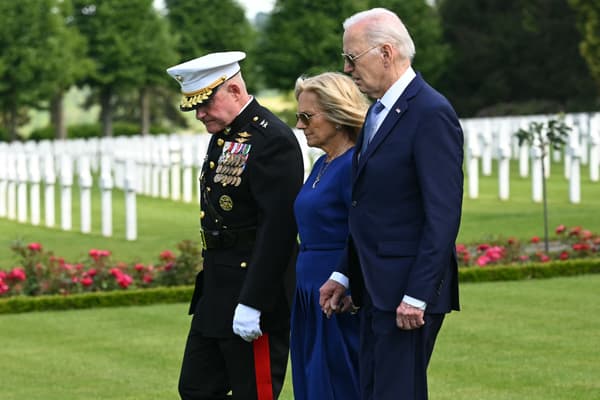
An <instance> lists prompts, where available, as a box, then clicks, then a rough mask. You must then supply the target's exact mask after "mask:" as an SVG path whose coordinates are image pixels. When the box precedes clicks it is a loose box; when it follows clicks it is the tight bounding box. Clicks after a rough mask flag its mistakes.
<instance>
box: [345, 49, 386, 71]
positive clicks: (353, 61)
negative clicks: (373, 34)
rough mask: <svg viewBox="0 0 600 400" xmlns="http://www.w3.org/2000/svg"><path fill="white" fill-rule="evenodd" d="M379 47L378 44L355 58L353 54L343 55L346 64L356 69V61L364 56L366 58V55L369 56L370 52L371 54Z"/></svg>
mask: <svg viewBox="0 0 600 400" xmlns="http://www.w3.org/2000/svg"><path fill="white" fill-rule="evenodd" d="M377 47H379V45H378V44H376V45H375V46H373V47H369V48H368V49H366V50H365V51H363V52H362V53H360V54H359V55H357V56H353V55H352V54H346V53H342V57H344V62H346V63H348V65H350V66H352V67H354V66H355V65H356V60H358V59H359V58H361V57H362V56H364V55H365V54H367V53H368V52H370V51H371V50H373V49H374V48H377Z"/></svg>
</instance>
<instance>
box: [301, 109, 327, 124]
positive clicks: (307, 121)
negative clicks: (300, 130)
mask: <svg viewBox="0 0 600 400" xmlns="http://www.w3.org/2000/svg"><path fill="white" fill-rule="evenodd" d="M319 114H321V113H314V114H309V113H307V112H297V113H296V122H298V121H300V122H302V123H303V124H304V125H308V124H310V119H311V118H312V117H314V116H315V115H319Z"/></svg>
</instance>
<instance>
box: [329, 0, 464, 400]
mask: <svg viewBox="0 0 600 400" xmlns="http://www.w3.org/2000/svg"><path fill="white" fill-rule="evenodd" d="M343 46H344V53H343V54H342V55H343V56H344V70H345V72H346V73H348V74H350V75H351V76H352V78H353V80H354V82H355V83H356V85H358V87H359V88H360V90H361V91H362V92H364V93H365V94H367V95H368V96H369V97H371V98H372V99H376V102H375V103H374V105H373V106H372V107H371V109H370V110H369V112H368V114H367V120H366V122H365V126H364V127H363V132H362V134H361V135H360V137H359V138H358V142H357V144H356V149H357V151H356V153H355V155H354V160H353V179H352V181H353V187H352V202H351V207H350V211H349V213H350V214H349V226H350V235H349V238H348V243H347V251H346V252H345V253H346V254H345V257H344V258H343V259H342V261H341V262H340V265H339V267H338V269H337V272H334V273H333V274H332V275H331V279H329V280H328V281H327V282H325V283H324V284H323V286H322V287H321V289H320V296H321V298H320V303H321V307H322V309H323V311H324V312H325V313H326V314H327V315H328V316H329V315H331V313H333V312H339V311H341V310H342V308H343V309H345V308H347V307H342V306H341V304H342V303H341V299H342V298H343V296H344V295H345V294H346V291H347V289H350V290H351V294H352V298H353V301H354V303H355V305H357V306H361V310H360V312H361V313H363V319H362V324H361V339H360V340H361V343H360V375H361V376H360V385H361V398H362V399H364V400H367V399H369V400H387V399H393V400H398V399H401V400H409V399H410V400H422V399H427V375H426V372H427V365H428V363H429V359H430V357H431V353H432V351H433V346H434V342H435V339H436V336H437V334H438V332H439V330H440V327H441V325H442V321H443V319H444V316H445V314H446V313H449V312H450V311H451V310H458V309H459V301H458V269H457V262H456V251H455V241H456V236H457V234H458V228H459V224H460V216H461V207H462V193H463V174H462V161H463V133H462V130H461V128H460V124H459V121H458V117H457V116H456V113H455V112H454V110H453V108H452V106H451V105H450V103H449V102H448V101H447V100H446V99H445V98H444V97H443V96H442V95H441V94H439V93H438V92H437V91H435V90H434V89H433V88H432V87H431V86H429V85H428V84H427V83H426V82H425V81H424V80H423V78H422V77H421V76H420V75H419V74H417V73H415V71H414V70H413V69H412V67H411V60H412V58H413V56H414V54H415V47H414V44H413V41H412V39H411V37H410V35H409V33H408V31H407V30H406V28H405V26H404V25H403V23H402V22H401V21H400V19H399V18H398V16H397V15H396V14H394V13H393V12H391V11H389V10H386V9H382V8H376V9H371V10H368V11H364V12H361V13H358V14H356V15H354V16H352V17H350V18H348V19H347V20H346V21H345V22H344V37H343Z"/></svg>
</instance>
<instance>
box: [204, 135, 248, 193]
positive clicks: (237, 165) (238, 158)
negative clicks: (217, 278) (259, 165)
mask: <svg viewBox="0 0 600 400" xmlns="http://www.w3.org/2000/svg"><path fill="white" fill-rule="evenodd" d="M227 145H229V146H227ZM250 147H251V145H250V144H241V143H234V142H226V146H224V147H223V153H222V154H221V156H220V157H219V161H218V164H217V169H216V170H215V176H214V178H213V181H214V182H215V183H220V184H221V185H223V186H227V185H232V186H239V185H240V183H242V178H241V175H242V172H244V169H245V168H246V160H247V159H248V152H249V151H250Z"/></svg>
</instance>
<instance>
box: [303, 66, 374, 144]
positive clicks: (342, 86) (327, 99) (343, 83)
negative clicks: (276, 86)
mask: <svg viewBox="0 0 600 400" xmlns="http://www.w3.org/2000/svg"><path fill="white" fill-rule="evenodd" d="M304 91H307V92H312V93H314V94H315V95H316V96H317V102H318V105H319V108H320V109H321V110H322V112H323V113H324V114H325V115H326V117H327V119H328V120H329V121H330V122H332V123H334V124H336V125H340V126H341V127H343V128H344V130H345V131H347V132H348V135H349V137H350V140H352V142H356V138H357V136H358V133H359V132H360V129H361V127H362V125H363V122H364V120H365V115H366V113H367V109H368V108H369V101H368V100H367V98H366V97H365V95H364V94H362V93H361V92H360V90H358V87H357V86H356V85H355V84H354V82H353V81H352V79H350V78H349V77H348V76H347V75H344V74H341V73H338V72H324V73H322V74H319V75H315V76H313V77H304V76H301V77H300V78H298V79H297V80H296V87H295V89H294V95H295V96H296V100H298V97H299V96H300V93H302V92H304Z"/></svg>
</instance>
